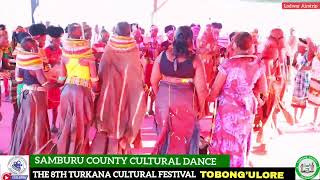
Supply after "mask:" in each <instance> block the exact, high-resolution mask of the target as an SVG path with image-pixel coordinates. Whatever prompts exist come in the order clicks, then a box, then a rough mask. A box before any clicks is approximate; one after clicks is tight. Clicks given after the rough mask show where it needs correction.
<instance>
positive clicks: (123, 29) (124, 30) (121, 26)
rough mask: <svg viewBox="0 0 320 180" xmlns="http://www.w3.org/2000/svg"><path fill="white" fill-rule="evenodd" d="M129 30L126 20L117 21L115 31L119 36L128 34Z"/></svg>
mask: <svg viewBox="0 0 320 180" xmlns="http://www.w3.org/2000/svg"><path fill="white" fill-rule="evenodd" d="M130 30H131V29H130V25H129V23H128V22H119V23H118V24H117V26H116V28H115V33H116V34H117V35H119V36H130Z"/></svg>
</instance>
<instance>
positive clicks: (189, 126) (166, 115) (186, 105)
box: [153, 81, 200, 154]
mask: <svg viewBox="0 0 320 180" xmlns="http://www.w3.org/2000/svg"><path fill="white" fill-rule="evenodd" d="M196 99H197V98H196V94H195V90H194V85H193V84H174V83H169V82H165V81H161V82H160V87H159V92H158V94H157V97H156V114H155V124H156V127H157V132H158V134H159V137H158V141H157V143H156V145H155V148H154V151H153V154H198V153H199V139H200V132H199V131H200V130H199V129H200V128H199V122H198V119H197V110H198V108H197V107H198V106H197V103H195V102H197V101H196Z"/></svg>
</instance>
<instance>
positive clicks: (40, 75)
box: [34, 69, 57, 89]
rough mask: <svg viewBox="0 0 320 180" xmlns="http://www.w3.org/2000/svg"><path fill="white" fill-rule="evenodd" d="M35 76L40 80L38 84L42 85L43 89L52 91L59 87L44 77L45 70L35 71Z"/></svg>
mask: <svg viewBox="0 0 320 180" xmlns="http://www.w3.org/2000/svg"><path fill="white" fill-rule="evenodd" d="M34 73H35V76H36V78H37V80H38V82H39V83H40V84H41V86H42V87H44V88H47V89H50V88H53V87H57V84H56V83H52V82H49V81H48V80H47V78H46V76H45V75H44V71H43V69H38V70H34Z"/></svg>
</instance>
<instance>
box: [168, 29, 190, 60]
mask: <svg viewBox="0 0 320 180" xmlns="http://www.w3.org/2000/svg"><path fill="white" fill-rule="evenodd" d="M192 38H193V33H192V30H191V28H190V27H189V26H180V27H179V28H178V29H177V32H176V34H175V39H174V41H173V54H174V56H176V57H178V56H181V55H182V56H190V55H191V54H192V52H190V51H189V43H190V42H191V41H192Z"/></svg>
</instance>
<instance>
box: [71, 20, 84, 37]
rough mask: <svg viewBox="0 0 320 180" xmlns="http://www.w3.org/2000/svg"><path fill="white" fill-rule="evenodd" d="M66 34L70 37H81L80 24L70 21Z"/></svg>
mask: <svg viewBox="0 0 320 180" xmlns="http://www.w3.org/2000/svg"><path fill="white" fill-rule="evenodd" d="M68 36H69V38H71V39H81V37H82V29H81V26H80V24H78V23H72V24H69V26H68Z"/></svg>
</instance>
